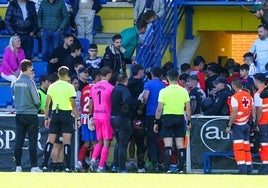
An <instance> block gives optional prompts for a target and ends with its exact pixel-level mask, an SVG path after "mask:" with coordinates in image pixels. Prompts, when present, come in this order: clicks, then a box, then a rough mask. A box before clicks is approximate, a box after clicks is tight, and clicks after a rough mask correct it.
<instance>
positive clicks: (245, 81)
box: [240, 64, 254, 96]
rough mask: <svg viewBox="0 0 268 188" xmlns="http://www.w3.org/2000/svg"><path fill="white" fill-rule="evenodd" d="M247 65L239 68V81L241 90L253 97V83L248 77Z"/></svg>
mask: <svg viewBox="0 0 268 188" xmlns="http://www.w3.org/2000/svg"><path fill="white" fill-rule="evenodd" d="M249 69H250V68H249V65H248V64H243V65H241V66H240V80H241V81H242V85H243V88H245V89H246V90H248V91H249V92H250V93H251V95H252V96H253V89H254V81H253V78H251V77H249Z"/></svg>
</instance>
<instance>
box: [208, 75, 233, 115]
mask: <svg viewBox="0 0 268 188" xmlns="http://www.w3.org/2000/svg"><path fill="white" fill-rule="evenodd" d="M213 84H214V85H215V93H214V95H213V103H212V106H211V107H210V108H209V109H207V110H206V111H204V112H203V113H204V115H226V116H227V115H229V109H228V105H227V99H228V97H230V96H231V95H232V92H231V90H230V88H229V87H228V86H227V79H226V78H225V77H222V76H219V77H218V78H217V79H216V80H215V81H214V82H213Z"/></svg>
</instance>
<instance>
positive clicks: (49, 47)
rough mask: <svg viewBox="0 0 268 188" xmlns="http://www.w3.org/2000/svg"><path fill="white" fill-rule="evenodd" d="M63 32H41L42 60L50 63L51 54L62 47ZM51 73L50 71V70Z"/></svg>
mask: <svg viewBox="0 0 268 188" xmlns="http://www.w3.org/2000/svg"><path fill="white" fill-rule="evenodd" d="M60 42H61V32H60V31H47V30H44V29H43V30H42V31H41V43H42V60H43V61H47V62H48V61H49V60H50V59H51V54H52V52H53V50H54V49H55V48H57V47H58V46H59V45H60ZM48 71H49V70H48Z"/></svg>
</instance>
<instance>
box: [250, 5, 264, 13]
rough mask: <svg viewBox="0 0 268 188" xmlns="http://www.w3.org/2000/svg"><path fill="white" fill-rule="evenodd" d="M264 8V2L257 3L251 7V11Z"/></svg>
mask: <svg viewBox="0 0 268 188" xmlns="http://www.w3.org/2000/svg"><path fill="white" fill-rule="evenodd" d="M263 8H264V6H263V5H262V4H256V5H254V6H253V7H251V9H250V12H251V13H255V12H257V11H258V10H261V9H263Z"/></svg>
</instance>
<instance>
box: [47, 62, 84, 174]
mask: <svg viewBox="0 0 268 188" xmlns="http://www.w3.org/2000/svg"><path fill="white" fill-rule="evenodd" d="M68 75H69V68H68V67H66V66H61V67H60V68H59V69H58V77H59V80H58V81H56V82H54V83H53V84H51V85H50V86H49V88H48V91H47V99H46V104H45V112H44V113H45V127H46V128H48V129H49V134H48V141H47V143H46V146H45V148H44V156H43V157H44V163H45V164H47V162H48V159H49V157H50V154H51V150H52V147H53V144H54V143H55V140H56V137H57V134H58V133H62V136H63V144H64V161H65V172H71V169H70V165H71V138H72V133H73V129H74V127H73V116H72V112H73V114H74V117H75V121H76V122H75V123H76V124H75V125H76V126H77V127H75V128H79V127H80V125H81V123H80V118H79V115H78V110H77V106H76V103H75V98H76V91H75V89H74V87H73V85H71V84H70V83H68V80H69V76H68ZM51 102H52V117H51V120H50V119H49V106H50V103H51ZM43 169H44V168H43Z"/></svg>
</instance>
